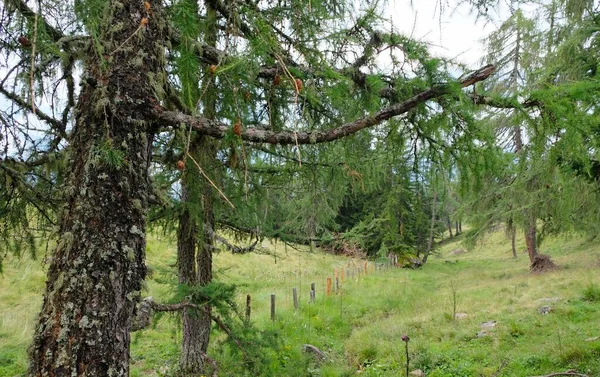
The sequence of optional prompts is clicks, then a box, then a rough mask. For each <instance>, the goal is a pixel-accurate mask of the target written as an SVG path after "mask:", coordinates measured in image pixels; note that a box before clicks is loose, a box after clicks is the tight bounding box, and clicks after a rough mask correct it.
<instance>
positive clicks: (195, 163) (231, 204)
mask: <svg viewBox="0 0 600 377" xmlns="http://www.w3.org/2000/svg"><path fill="white" fill-rule="evenodd" d="M187 156H188V157H189V158H190V160H192V162H193V163H194V165H196V167H197V168H198V170H199V171H200V174H202V176H204V178H206V180H207V181H208V182H209V183H210V184H211V185H212V186H213V187H214V188H215V189H216V190H217V191H218V192H219V194H221V196H222V197H223V199H225V201H226V202H227V203H228V204H229V205H230V206H231V208H233V209H235V206H234V205H233V203H231V202H230V201H229V199H227V196H225V194H224V193H223V191H221V190H220V189H219V188H218V187H217V185H215V184H214V182H213V181H212V180H211V179H210V178H209V177H208V175H206V173H204V170H202V168H201V167H200V164H198V162H197V161H196V160H195V159H194V157H192V156H191V155H190V154H189V153H188V154H187Z"/></svg>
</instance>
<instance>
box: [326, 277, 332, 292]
mask: <svg viewBox="0 0 600 377" xmlns="http://www.w3.org/2000/svg"><path fill="white" fill-rule="evenodd" d="M325 292H326V293H327V296H331V278H327V289H326V291H325Z"/></svg>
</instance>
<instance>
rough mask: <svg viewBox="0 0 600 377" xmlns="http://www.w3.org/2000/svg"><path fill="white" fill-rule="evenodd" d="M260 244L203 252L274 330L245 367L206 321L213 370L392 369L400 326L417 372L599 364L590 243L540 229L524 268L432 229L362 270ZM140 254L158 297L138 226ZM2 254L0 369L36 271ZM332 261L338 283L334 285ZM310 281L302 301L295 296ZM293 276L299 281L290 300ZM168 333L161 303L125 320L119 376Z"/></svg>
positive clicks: (163, 284) (20, 342)
mask: <svg viewBox="0 0 600 377" xmlns="http://www.w3.org/2000/svg"><path fill="white" fill-rule="evenodd" d="M264 246H265V248H264V249H263V253H265V254H250V255H241V256H240V255H235V256H233V255H231V254H229V253H227V252H221V253H219V254H217V255H216V256H215V266H216V270H217V272H216V277H217V279H218V280H219V281H222V282H227V283H233V284H236V285H237V286H238V290H237V291H238V297H237V299H236V301H237V302H238V304H239V308H240V311H241V312H243V311H244V305H245V302H246V297H247V296H246V295H248V294H249V295H251V299H252V313H251V318H250V321H251V323H252V324H253V325H254V326H255V327H256V329H257V330H256V331H257V332H258V331H259V330H267V331H268V332H269V334H271V335H272V336H274V338H273V339H276V340H277V346H274V347H272V348H261V349H260V351H259V352H262V353H263V355H262V356H263V364H261V365H254V366H249V365H248V364H247V363H245V362H244V361H243V358H241V357H240V355H239V353H236V351H235V350H234V349H233V348H231V346H230V345H228V344H223V342H222V341H223V339H224V338H223V336H222V335H220V333H219V332H218V331H215V334H214V335H213V340H214V342H213V344H212V346H211V348H212V349H211V350H210V351H209V352H210V354H211V355H212V356H213V357H214V358H215V359H216V361H217V363H218V365H219V376H241V375H248V376H254V375H257V374H260V373H262V374H263V375H265V376H353V375H362V376H399V375H403V374H404V370H405V363H406V358H405V350H404V346H405V344H404V343H403V342H402V340H401V336H402V335H403V334H406V335H408V336H409V337H410V341H409V343H408V346H409V356H410V369H411V370H415V369H421V370H423V371H424V372H425V373H426V375H427V376H430V377H441V376H448V377H450V376H452V377H459V376H490V377H491V376H496V377H497V376H534V375H543V374H548V373H550V372H557V371H565V370H567V369H575V370H577V371H578V372H580V373H585V374H587V375H589V376H598V375H600V321H598V318H599V315H600V246H599V245H598V244H597V243H593V242H586V241H585V240H583V239H581V238H571V239H567V240H565V239H553V240H549V241H547V242H546V243H545V244H544V245H542V248H541V249H542V251H543V252H544V253H547V254H549V255H550V256H551V257H552V258H553V259H554V260H555V261H556V262H557V263H558V264H559V265H560V266H561V269H559V270H558V271H554V272H550V273H546V274H543V275H531V274H529V272H528V265H527V256H526V255H525V254H522V255H520V256H519V258H518V259H516V260H515V259H512V258H511V255H510V244H509V242H508V240H506V239H505V238H504V236H503V234H502V233H496V234H492V235H490V236H489V237H487V239H486V241H485V243H483V244H482V245H480V246H479V247H478V248H477V249H476V250H473V251H470V252H465V251H464V250H462V249H461V245H460V243H459V240H452V241H450V242H445V243H444V244H443V246H442V247H441V248H440V251H439V256H438V257H434V258H431V259H430V261H429V262H428V263H427V265H426V266H424V267H423V268H422V269H420V270H406V269H398V268H378V267H377V266H375V265H374V264H370V265H369V267H368V270H367V274H366V275H365V273H364V262H363V261H359V260H353V259H349V258H345V257H337V256H332V255H326V254H321V253H310V252H308V251H307V250H302V251H298V250H295V249H293V248H291V247H287V248H286V247H284V246H283V245H281V244H276V245H271V244H268V243H267V244H265V245H264ZM522 248H523V247H522V245H521V249H522ZM148 260H149V262H148V263H149V266H150V268H151V270H152V274H151V276H150V278H149V279H148V289H147V292H146V294H147V295H152V296H153V297H154V298H155V299H156V300H159V301H168V300H169V299H170V298H171V297H173V292H174V289H175V284H176V280H177V279H176V276H175V274H176V272H175V268H174V267H172V266H173V264H174V263H175V261H176V256H175V245H174V244H173V242H172V241H171V240H169V239H164V238H163V239H160V238H157V237H152V238H151V239H150V240H149V245H148ZM5 263H6V265H5V272H4V274H3V275H1V276H0V376H15V375H20V374H22V373H24V372H25V369H26V349H27V346H28V344H29V341H30V338H31V335H32V333H33V329H32V326H33V323H34V318H35V315H36V314H37V310H38V309H39V305H40V302H41V297H40V294H41V293H40V292H42V288H43V284H44V272H43V269H42V266H41V263H40V262H39V261H32V260H31V259H29V258H25V257H24V258H22V259H20V260H15V259H14V258H9V259H8V260H6V261H5ZM336 270H337V274H338V282H339V285H340V287H339V289H338V290H337V292H334V290H335V273H336ZM359 270H360V274H359ZM342 271H343V274H344V279H343V282H342ZM328 277H330V278H332V293H331V295H330V296H327V295H326V281H327V280H326V279H327V278H328ZM312 282H314V283H315V286H316V301H315V302H314V303H311V302H309V289H310V284H311V283H312ZM293 288H297V291H298V293H299V309H298V311H296V310H295V309H294V305H293V299H292V297H293V296H292V289H293ZM272 294H275V297H276V312H275V315H276V317H275V320H274V321H272V320H271V318H270V300H271V295H272ZM545 312H548V313H547V314H540V313H545ZM455 314H456V319H454V318H453V317H454V316H455ZM484 323H485V326H482V324H484ZM265 334H266V333H265ZM265 336H266V335H265ZM180 338H181V334H180V329H179V327H178V319H177V317H176V316H173V315H164V316H159V317H158V318H157V319H156V321H155V323H154V326H152V327H151V328H148V329H145V330H143V331H140V332H138V333H136V334H135V335H134V337H133V345H132V375H133V376H163V375H172V374H173V373H174V372H175V370H176V365H177V354H178V349H179V339H180ZM263 338H264V337H263ZM264 339H266V338H264ZM304 344H311V345H314V346H315V347H317V348H319V349H320V350H322V351H323V352H324V354H325V355H326V360H325V361H320V360H318V359H317V358H315V357H313V356H311V355H310V354H306V353H304V352H303V351H302V348H303V345H304ZM253 345H254V343H248V344H246V346H247V347H253Z"/></svg>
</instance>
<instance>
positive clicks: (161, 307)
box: [134, 297, 245, 351]
mask: <svg viewBox="0 0 600 377" xmlns="http://www.w3.org/2000/svg"><path fill="white" fill-rule="evenodd" d="M141 305H142V307H146V308H147V307H149V308H151V309H152V310H153V311H155V312H179V311H182V310H184V309H196V310H200V311H203V312H204V313H206V314H208V315H209V316H210V318H211V319H212V321H213V322H214V323H216V324H217V326H219V328H220V329H221V330H223V331H224V332H225V333H226V334H227V335H228V336H229V337H230V338H231V340H233V342H234V343H235V344H236V345H237V346H238V347H239V348H240V349H241V350H242V351H244V349H245V348H244V347H243V345H242V343H241V342H240V340H239V339H237V338H236V337H235V336H234V335H233V332H232V331H231V329H230V328H229V327H228V326H227V325H226V324H225V323H224V322H223V321H222V320H221V318H220V317H219V316H216V315H213V314H212V313H211V311H210V310H209V309H208V307H207V306H206V305H197V304H194V303H191V302H188V301H182V302H178V303H175V304H159V303H158V302H156V301H154V300H153V299H152V297H146V298H145V299H144V300H143V301H142V304H141ZM138 310H139V311H141V310H140V309H138ZM144 315H146V314H144ZM134 322H135V321H134ZM141 323H142V324H143V323H145V322H144V321H142V322H141ZM149 324H150V323H149V322H148V323H146V326H147V325H149ZM142 328H144V327H136V330H139V329H142Z"/></svg>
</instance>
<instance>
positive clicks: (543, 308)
mask: <svg viewBox="0 0 600 377" xmlns="http://www.w3.org/2000/svg"><path fill="white" fill-rule="evenodd" d="M537 311H538V313H540V314H541V315H546V314H548V313H550V312H551V311H552V307H551V306H548V305H544V306H540V307H539V308H538V310H537Z"/></svg>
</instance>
